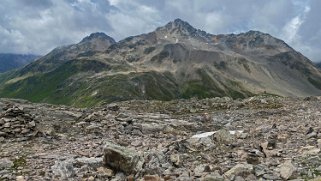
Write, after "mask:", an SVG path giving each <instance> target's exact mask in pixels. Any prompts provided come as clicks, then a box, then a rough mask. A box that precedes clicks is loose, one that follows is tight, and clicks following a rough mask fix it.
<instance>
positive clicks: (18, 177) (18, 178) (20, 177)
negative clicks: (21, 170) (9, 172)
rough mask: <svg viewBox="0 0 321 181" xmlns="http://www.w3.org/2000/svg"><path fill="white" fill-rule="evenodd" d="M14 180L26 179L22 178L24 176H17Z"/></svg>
mask: <svg viewBox="0 0 321 181" xmlns="http://www.w3.org/2000/svg"><path fill="white" fill-rule="evenodd" d="M16 181H26V179H25V178H24V176H17V177H16Z"/></svg>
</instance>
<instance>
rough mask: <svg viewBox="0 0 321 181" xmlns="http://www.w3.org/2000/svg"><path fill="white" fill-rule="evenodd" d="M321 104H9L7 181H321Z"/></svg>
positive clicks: (3, 138)
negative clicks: (95, 106)
mask: <svg viewBox="0 0 321 181" xmlns="http://www.w3.org/2000/svg"><path fill="white" fill-rule="evenodd" d="M320 107H321V98H320V97H308V98H279V97H271V96H260V97H252V98H248V99H245V100H231V99H229V98H213V99H204V100H197V99H191V100H177V101H170V102H161V101H127V102H120V103H115V104H110V105H105V106H102V107H97V108H88V109H79V108H72V107H66V106H55V105H47V104H33V103H29V102H26V101H22V100H8V99H1V100H0V111H1V112H0V180H19V181H23V180H97V181H98V180H113V181H117V180H130V181H132V180H145V181H159V180H181V181H188V180H204V181H219V180H237V181H242V180H297V181H299V180H310V179H312V180H313V179H314V180H320V178H319V175H320V173H321V152H320V148H321V132H320V131H321V108H320Z"/></svg>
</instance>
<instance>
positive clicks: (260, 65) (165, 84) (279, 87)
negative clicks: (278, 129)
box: [0, 19, 321, 106]
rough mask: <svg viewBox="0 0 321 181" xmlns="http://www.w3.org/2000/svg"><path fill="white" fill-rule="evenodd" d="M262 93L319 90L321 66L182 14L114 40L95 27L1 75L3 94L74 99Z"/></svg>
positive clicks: (86, 102)
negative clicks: (209, 29)
mask: <svg viewBox="0 0 321 181" xmlns="http://www.w3.org/2000/svg"><path fill="white" fill-rule="evenodd" d="M261 93H269V94H277V95H281V96H309V95H321V72H320V70H319V69H317V68H316V67H315V66H314V64H313V63H312V62H311V61H310V60H309V59H307V58H306V57H305V56H303V55H302V54H300V53H299V52H297V51H295V50H294V49H293V48H291V47H290V46H288V45H287V44H286V43H285V42H283V41H282V40H279V39H277V38H274V37H272V36H271V35H269V34H266V33H262V32H258V31H249V32H246V33H241V34H227V35H212V34H209V33H206V32H204V31H202V30H199V29H195V28H194V27H192V26H191V25H190V24H188V23H187V22H185V21H182V20H180V19H176V20H174V21H172V22H169V23H168V24H166V25H165V26H163V27H159V28H157V29H156V30H155V31H153V32H150V33H147V34H142V35H137V36H132V37H128V38H126V39H124V40H121V41H119V42H115V40H114V39H113V38H111V37H109V36H107V35H105V34H103V33H93V34H91V35H90V36H88V37H86V38H84V39H83V40H82V41H81V42H79V43H78V44H74V45H69V46H64V47H59V48H56V49H54V50H53V51H51V52H50V53H48V54H47V55H45V56H43V57H41V58H39V59H38V60H37V61H35V62H32V63H31V64H29V65H27V66H25V67H23V68H21V69H19V70H16V71H14V72H8V73H6V74H3V75H0V97H13V98H23V99H27V100H31V101H35V102H48V103H54V104H67V105H74V106H93V105H99V104H102V103H107V102H113V101H122V100H130V99H158V100H171V99H180V98H191V97H198V98H207V97H216V96H229V97H233V98H243V97H248V96H251V95H255V94H261Z"/></svg>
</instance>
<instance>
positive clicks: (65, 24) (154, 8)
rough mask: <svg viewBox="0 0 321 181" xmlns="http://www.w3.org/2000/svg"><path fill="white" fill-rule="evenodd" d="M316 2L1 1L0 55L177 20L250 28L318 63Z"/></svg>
mask: <svg viewBox="0 0 321 181" xmlns="http://www.w3.org/2000/svg"><path fill="white" fill-rule="evenodd" d="M320 9H321V1H320V0H1V4H0V52H1V53H8V52H10V53H35V54H41V55H44V54H46V53H48V52H49V51H50V50H51V49H53V48H55V47H57V46H61V45H67V44H72V43H77V42H79V41H80V40H81V39H82V38H83V37H85V36H87V35H88V34H90V33H92V32H97V31H99V32H105V33H106V34H108V35H109V36H111V37H113V38H115V39H116V40H121V39H123V38H125V37H127V36H132V35H137V34H141V33H146V32H150V31H153V30H154V29H155V28H156V27H158V26H163V25H164V24H166V23H167V22H169V21H172V20H174V19H175V18H181V19H183V20H185V21H188V22H189V23H190V24H191V25H193V26H194V27H196V28H199V29H203V30H205V31H207V32H208V33H212V34H224V33H239V32H245V31H248V30H259V31H262V32H267V33H269V34H271V35H273V36H275V37H278V38H281V39H283V40H284V41H285V42H287V43H288V44H290V45H291V46H292V47H294V48H295V49H297V50H299V51H300V52H302V53H303V54H304V55H306V56H308V57H309V58H310V59H311V60H313V61H321V56H319V55H320V54H321V21H320V17H321V16H320V15H321V14H320Z"/></svg>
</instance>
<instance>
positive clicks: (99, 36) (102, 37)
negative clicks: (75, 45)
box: [80, 32, 116, 44]
mask: <svg viewBox="0 0 321 181" xmlns="http://www.w3.org/2000/svg"><path fill="white" fill-rule="evenodd" d="M93 40H107V41H109V42H110V43H111V44H114V43H116V41H115V40H114V39H113V38H112V37H110V36H108V35H106V34H105V33H103V32H96V33H91V34H90V35H89V36H86V37H85V38H84V39H82V40H81V42H80V43H84V42H90V41H93Z"/></svg>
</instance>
